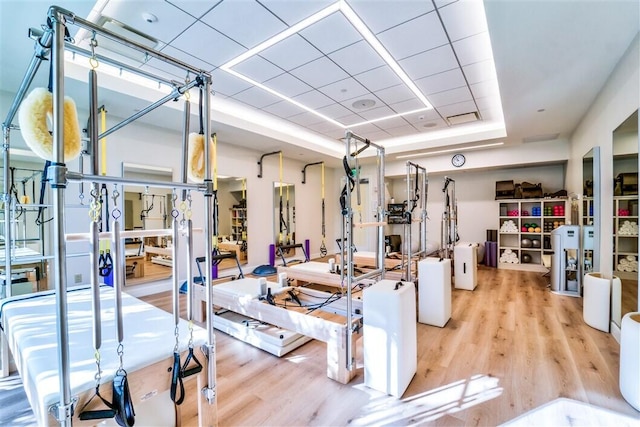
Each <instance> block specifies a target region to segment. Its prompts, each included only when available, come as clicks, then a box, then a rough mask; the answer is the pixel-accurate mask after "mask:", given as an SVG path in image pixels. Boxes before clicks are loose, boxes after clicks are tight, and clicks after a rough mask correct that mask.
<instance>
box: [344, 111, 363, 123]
mask: <svg viewBox="0 0 640 427" xmlns="http://www.w3.org/2000/svg"><path fill="white" fill-rule="evenodd" d="M364 121H365V118H364V117H362V116H361V115H359V114H349V115H348V116H344V117H340V122H341V123H344V124H345V125H349V124H354V123H360V122H364Z"/></svg>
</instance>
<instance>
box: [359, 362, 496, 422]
mask: <svg viewBox="0 0 640 427" xmlns="http://www.w3.org/2000/svg"><path fill="white" fill-rule="evenodd" d="M498 382H499V380H498V378H496V377H491V376H487V375H483V374H478V375H473V376H471V377H470V378H467V379H463V380H459V381H456V382H453V383H451V384H447V385H445V386H442V387H438V388H435V389H432V390H429V391H426V392H424V393H420V394H416V395H413V396H407V397H405V398H403V399H396V398H394V397H391V396H382V397H380V392H378V391H375V390H372V389H370V388H367V387H365V386H364V385H358V386H357V387H358V388H361V389H362V390H363V391H367V392H368V393H370V394H371V396H372V399H373V400H372V401H371V402H370V403H369V404H368V405H367V406H365V407H364V408H363V410H362V413H363V415H362V416H360V417H358V418H356V419H354V420H352V424H353V425H400V424H402V425H413V424H420V423H424V422H428V421H432V420H436V419H438V418H440V417H442V416H443V415H446V414H453V413H455V412H458V411H462V410H464V409H467V408H469V407H472V406H474V405H477V404H480V403H482V402H485V401H487V400H490V399H493V398H495V397H498V396H500V395H501V394H502V390H503V389H502V387H499V385H498Z"/></svg>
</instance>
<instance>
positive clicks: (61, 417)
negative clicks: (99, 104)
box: [49, 8, 73, 426]
mask: <svg viewBox="0 0 640 427" xmlns="http://www.w3.org/2000/svg"><path fill="white" fill-rule="evenodd" d="M49 18H50V19H51V22H52V26H53V48H52V52H51V61H52V63H53V148H54V150H53V152H54V153H55V166H53V167H52V169H53V172H54V173H53V174H52V175H53V178H52V182H51V188H52V190H53V212H54V215H53V217H54V220H53V226H54V227H53V241H54V244H55V251H54V263H55V267H56V268H55V278H54V281H55V288H56V304H57V318H56V323H57V335H58V337H57V338H58V374H59V384H60V401H59V402H58V404H57V407H56V408H55V411H56V415H57V419H58V422H60V425H62V426H66V425H69V426H70V425H71V414H72V412H73V409H72V408H73V404H72V400H71V386H70V374H71V370H70V364H69V330H68V329H69V328H68V326H69V325H68V319H67V281H66V278H67V269H66V264H65V261H66V242H65V240H64V234H65V227H64V225H65V224H64V204H65V203H64V190H65V187H66V179H65V171H66V167H65V166H64V32H65V24H64V17H63V16H61V15H60V14H59V13H56V11H55V9H54V8H51V9H49Z"/></svg>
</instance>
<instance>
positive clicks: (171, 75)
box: [140, 59, 185, 80]
mask: <svg viewBox="0 0 640 427" xmlns="http://www.w3.org/2000/svg"><path fill="white" fill-rule="evenodd" d="M140 69H141V70H144V71H147V72H149V73H151V74H155V75H157V76H159V77H164V78H167V79H170V80H178V79H184V77H185V76H184V71H181V70H179V69H178V68H176V67H173V66H171V65H169V64H167V63H166V62H163V61H160V60H158V59H151V60H150V61H149V62H147V63H146V64H145V65H143V66H141V67H140Z"/></svg>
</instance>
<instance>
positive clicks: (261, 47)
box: [220, 2, 340, 71]
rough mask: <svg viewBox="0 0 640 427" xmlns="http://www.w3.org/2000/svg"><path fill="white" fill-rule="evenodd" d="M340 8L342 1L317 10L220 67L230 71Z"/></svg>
mask: <svg viewBox="0 0 640 427" xmlns="http://www.w3.org/2000/svg"><path fill="white" fill-rule="evenodd" d="M338 10H340V2H336V3H334V4H332V5H331V6H329V7H326V8H324V9H322V10H321V11H320V12H317V13H315V14H313V15H311V16H309V17H308V18H305V19H303V20H302V21H300V22H298V23H297V24H296V25H294V26H293V27H289V28H287V29H286V30H284V31H283V32H281V33H279V34H276V35H275V36H273V37H271V38H270V39H268V40H265V41H264V42H262V43H260V44H259V45H258V46H256V47H254V48H252V49H249V50H248V51H246V52H245V53H243V54H242V55H240V56H237V57H235V58H234V59H232V60H231V61H229V62H227V63H226V64H223V65H221V66H220V68H222V69H223V70H225V71H229V69H230V68H231V67H233V66H236V65H238V64H239V63H241V62H242V61H244V60H246V59H249V58H250V57H252V56H254V55H257V54H258V53H260V52H262V51H263V50H265V49H267V48H269V47H271V46H273V45H274V44H276V43H279V42H281V41H282V40H284V39H286V38H287V37H289V36H292V35H294V34H296V33H298V32H300V31H302V30H303V29H305V28H307V27H308V26H310V25H313V24H315V23H316V22H318V21H320V20H321V19H324V18H326V17H327V16H329V15H331V14H332V13H335V12H337V11H338Z"/></svg>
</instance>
